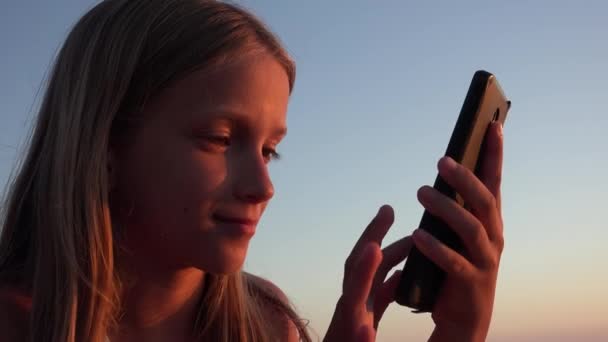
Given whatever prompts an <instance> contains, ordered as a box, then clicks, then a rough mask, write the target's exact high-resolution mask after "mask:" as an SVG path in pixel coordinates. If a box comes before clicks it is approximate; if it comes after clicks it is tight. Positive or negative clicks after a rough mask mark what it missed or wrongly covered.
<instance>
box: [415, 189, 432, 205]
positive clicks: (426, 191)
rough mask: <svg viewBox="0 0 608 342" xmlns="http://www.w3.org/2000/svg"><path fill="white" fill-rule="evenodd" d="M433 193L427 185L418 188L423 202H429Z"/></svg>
mask: <svg viewBox="0 0 608 342" xmlns="http://www.w3.org/2000/svg"><path fill="white" fill-rule="evenodd" d="M430 195H431V188H430V187H429V186H427V185H425V186H423V187H421V188H420V190H418V196H419V197H420V200H421V201H422V202H425V203H426V202H428V199H429V197H430Z"/></svg>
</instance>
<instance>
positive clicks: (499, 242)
mask: <svg viewBox="0 0 608 342" xmlns="http://www.w3.org/2000/svg"><path fill="white" fill-rule="evenodd" d="M496 248H497V249H498V253H500V254H502V251H503V250H504V249H505V237H504V235H503V234H498V236H497V237H496Z"/></svg>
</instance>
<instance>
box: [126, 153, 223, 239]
mask: <svg viewBox="0 0 608 342" xmlns="http://www.w3.org/2000/svg"><path fill="white" fill-rule="evenodd" d="M129 164H130V165H129V170H128V172H127V179H125V181H126V183H127V184H125V185H126V186H125V188H127V189H128V188H131V189H130V190H131V191H129V194H130V195H131V196H132V199H131V200H132V201H133V204H134V211H133V215H132V216H133V217H130V219H129V220H130V221H133V220H135V221H136V222H137V223H138V225H144V226H145V227H143V228H144V229H154V230H155V231H159V232H165V233H167V232H171V233H172V235H173V236H175V234H176V233H178V231H176V230H177V228H176V227H180V228H179V230H181V231H183V232H185V231H189V230H191V229H196V230H200V229H204V227H200V225H201V224H204V221H205V219H206V218H207V217H208V216H209V212H210V211H211V210H212V209H213V207H214V203H215V202H216V201H217V200H219V199H220V198H221V197H220V195H221V189H222V185H223V183H224V179H225V176H226V167H225V163H224V162H223V160H222V159H221V158H219V157H218V156H206V155H204V154H202V153H201V152H200V151H197V150H196V149H195V148H194V147H192V146H188V145H187V144H185V143H165V144H162V146H158V147H156V148H154V149H153V148H147V149H145V150H142V151H140V153H138V154H137V155H136V156H134V157H133V158H130V162H129ZM129 184H130V186H129Z"/></svg>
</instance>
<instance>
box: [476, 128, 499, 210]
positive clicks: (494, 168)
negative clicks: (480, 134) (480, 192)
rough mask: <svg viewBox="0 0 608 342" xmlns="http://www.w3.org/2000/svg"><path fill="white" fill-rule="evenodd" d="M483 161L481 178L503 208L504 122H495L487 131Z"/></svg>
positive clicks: (497, 204)
mask: <svg viewBox="0 0 608 342" xmlns="http://www.w3.org/2000/svg"><path fill="white" fill-rule="evenodd" d="M481 153H483V162H482V164H481V165H480V169H479V180H480V181H481V182H482V183H483V184H484V185H485V186H486V188H488V190H489V191H490V192H491V193H492V195H494V198H496V206H497V207H498V210H499V211H500V209H501V203H500V184H501V180H502V159H503V135H502V124H501V123H500V122H495V123H493V124H492V125H491V126H490V127H489V129H488V132H487V133H486V137H485V148H484V151H482V152H481Z"/></svg>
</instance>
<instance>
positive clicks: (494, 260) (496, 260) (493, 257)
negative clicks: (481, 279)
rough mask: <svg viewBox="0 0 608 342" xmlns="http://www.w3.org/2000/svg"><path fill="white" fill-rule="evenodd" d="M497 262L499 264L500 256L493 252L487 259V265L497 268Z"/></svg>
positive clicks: (493, 268)
mask: <svg viewBox="0 0 608 342" xmlns="http://www.w3.org/2000/svg"><path fill="white" fill-rule="evenodd" d="M499 264H500V257H499V256H498V255H494V254H493V255H491V256H490V257H489V258H488V260H487V265H488V267H489V268H490V269H492V270H495V269H498V265H499Z"/></svg>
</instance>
